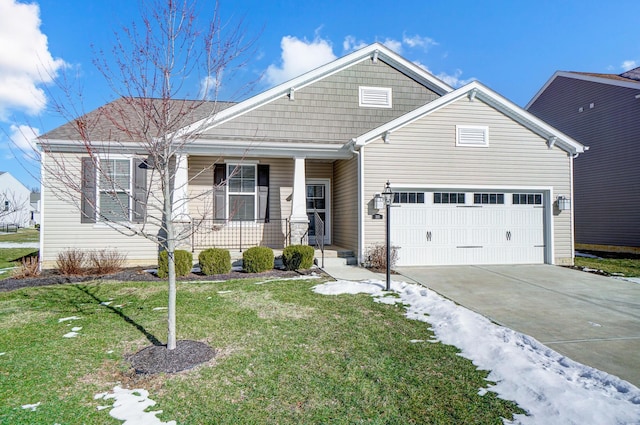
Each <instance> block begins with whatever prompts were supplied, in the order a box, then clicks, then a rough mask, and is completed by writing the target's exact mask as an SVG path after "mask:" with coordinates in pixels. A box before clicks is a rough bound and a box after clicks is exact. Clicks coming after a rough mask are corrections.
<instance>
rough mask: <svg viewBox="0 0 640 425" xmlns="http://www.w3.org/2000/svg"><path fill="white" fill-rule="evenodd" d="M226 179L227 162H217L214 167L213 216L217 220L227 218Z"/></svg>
mask: <svg viewBox="0 0 640 425" xmlns="http://www.w3.org/2000/svg"><path fill="white" fill-rule="evenodd" d="M226 179H227V166H226V165H225V164H215V166H214V168H213V218H214V219H216V220H224V219H225V218H226V217H225V214H226V210H227V208H226V200H227V197H226V194H225V186H226V182H225V180H226Z"/></svg>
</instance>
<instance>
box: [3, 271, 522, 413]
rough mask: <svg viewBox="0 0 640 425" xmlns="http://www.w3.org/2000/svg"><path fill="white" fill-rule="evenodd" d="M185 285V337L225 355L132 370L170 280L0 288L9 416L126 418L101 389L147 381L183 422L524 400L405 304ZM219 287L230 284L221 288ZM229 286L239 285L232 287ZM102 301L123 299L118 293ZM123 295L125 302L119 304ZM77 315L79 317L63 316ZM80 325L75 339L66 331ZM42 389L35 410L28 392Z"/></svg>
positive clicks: (297, 285)
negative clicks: (173, 370)
mask: <svg viewBox="0 0 640 425" xmlns="http://www.w3.org/2000/svg"><path fill="white" fill-rule="evenodd" d="M252 282H255V281H250V280H249V281H248V280H244V281H229V282H224V283H208V284H193V283H191V284H187V283H181V284H179V290H178V339H195V340H201V341H205V342H207V343H208V344H210V345H211V346H212V347H214V348H215V349H216V350H217V351H218V356H217V357H216V358H215V360H213V361H211V362H209V363H207V364H205V365H202V366H200V367H198V368H195V369H193V370H190V371H185V372H182V373H179V374H174V375H162V374H161V375H156V376H151V377H135V376H134V375H132V374H131V372H130V369H129V366H128V364H127V362H126V361H125V360H124V356H125V355H127V354H131V353H134V352H136V351H137V350H139V349H141V348H143V347H145V346H147V345H149V344H150V342H149V340H150V339H153V338H157V339H159V340H161V341H165V340H166V329H165V328H166V310H154V307H162V306H165V305H166V296H167V292H166V284H164V283H131V282H130V283H109V282H107V283H105V282H102V283H89V284H82V285H78V284H76V285H58V286H51V287H40V288H29V289H22V290H17V291H13V292H10V293H0V352H5V353H6V354H4V355H2V356H0V376H1V377H2V378H1V379H0V423H11V424H40V423H42V424H51V423H86V424H106V423H114V424H115V423H118V421H115V420H113V419H111V418H110V417H109V414H108V410H103V411H98V410H97V409H96V408H97V406H99V405H101V404H106V402H105V401H103V400H94V399H93V396H94V395H95V394H97V393H99V392H105V391H109V390H111V389H112V388H113V387H114V386H115V385H116V384H117V383H118V382H121V383H123V384H124V385H126V386H128V387H129V388H140V387H141V388H145V389H147V390H149V391H150V397H151V398H152V399H154V400H155V401H156V402H157V403H158V404H157V405H156V406H154V407H153V408H152V410H160V409H162V410H163V411H164V413H163V414H161V415H160V416H159V417H160V418H161V419H162V420H164V421H167V420H171V419H175V420H177V422H178V423H179V424H197V423H216V424H239V423H243V424H299V423H305V424H313V423H332V424H335V423H338V424H347V423H349V424H351V423H368V424H392V423H393V424H395V423H398V424H411V423H430V424H451V423H458V424H463V423H464V424H470V423H477V424H501V423H502V419H501V418H502V417H506V418H511V417H512V414H513V413H514V412H518V413H522V412H521V411H520V410H519V409H518V408H517V407H516V406H514V405H513V404H512V403H510V402H506V401H503V400H500V399H498V398H497V397H496V396H495V394H493V393H491V392H489V393H487V394H485V395H483V396H480V395H478V390H479V389H480V388H486V387H487V386H488V385H489V382H487V381H486V377H487V372H483V371H479V370H476V368H475V367H474V366H473V364H472V363H471V362H470V361H468V360H466V359H464V358H462V357H460V356H459V355H458V351H457V350H456V349H455V348H454V347H451V346H447V345H443V344H440V343H427V342H425V343H411V342H410V340H413V339H420V340H429V339H430V338H432V336H433V335H432V333H431V332H430V331H429V330H428V325H427V324H425V323H422V322H418V321H412V320H408V319H406V318H405V317H404V316H403V313H404V309H403V308H402V307H400V306H389V305H383V304H378V303H374V302H373V300H372V298H371V297H369V296H365V295H359V296H353V295H343V296H335V297H330V296H323V295H318V294H315V293H313V292H312V290H311V287H312V286H313V285H315V284H317V283H318V282H314V281H309V280H306V281H273V282H269V283H266V284H262V285H255V284H253V283H252ZM219 291H223V293H220V292H219ZM226 291H230V292H226ZM103 301H112V304H111V305H109V306H105V305H101V302H103ZM116 305H122V307H116ZM69 316H78V317H80V319H79V320H75V321H68V322H61V323H59V322H58V319H60V318H64V317H69ZM73 326H81V327H82V330H81V331H80V336H78V337H77V338H72V339H68V338H63V337H62V335H64V334H65V333H66V332H68V331H69V330H70V328H71V327H73ZM37 402H41V403H42V404H41V405H40V406H39V407H38V409H37V410H36V411H35V412H31V411H26V410H23V409H21V407H20V406H22V405H24V404H33V403H37Z"/></svg>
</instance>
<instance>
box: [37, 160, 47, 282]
mask: <svg viewBox="0 0 640 425" xmlns="http://www.w3.org/2000/svg"><path fill="white" fill-rule="evenodd" d="M46 160H47V157H46V152H45V150H44V149H42V151H41V152H40V240H39V246H40V250H39V251H38V257H39V258H40V261H39V265H38V270H39V271H42V263H43V262H44V257H43V255H44V232H45V229H46V226H45V225H44V204H45V202H44V198H45V186H44V177H45V174H44V173H45V171H46V169H45V166H44V163H45V161H46Z"/></svg>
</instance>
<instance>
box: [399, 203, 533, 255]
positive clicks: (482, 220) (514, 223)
mask: <svg viewBox="0 0 640 425" xmlns="http://www.w3.org/2000/svg"><path fill="white" fill-rule="evenodd" d="M394 201H395V203H394V205H395V206H394V207H392V212H391V245H392V246H395V247H398V262H397V265H399V266H412V265H460V264H536V263H544V256H545V255H544V254H545V245H544V234H545V232H544V196H543V195H542V193H509V192H496V191H491V192H477V191H476V192H461V191H457V192H402V191H401V192H398V193H396V194H395V200H394Z"/></svg>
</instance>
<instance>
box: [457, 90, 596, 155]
mask: <svg viewBox="0 0 640 425" xmlns="http://www.w3.org/2000/svg"><path fill="white" fill-rule="evenodd" d="M471 85H476V88H477V89H478V96H479V97H480V99H482V100H484V101H485V102H487V103H489V104H490V105H491V106H493V107H495V108H496V109H498V110H499V111H501V112H502V113H503V114H505V115H507V116H508V117H509V118H511V119H513V120H515V121H516V122H518V123H520V124H522V125H524V126H525V127H527V128H528V129H530V130H531V131H533V132H535V133H537V134H538V135H540V136H542V137H544V139H545V140H548V139H549V137H552V136H555V137H556V139H557V141H556V146H558V147H560V148H561V149H563V150H564V151H566V152H568V153H571V154H576V153H582V152H584V151H586V150H588V149H589V148H588V147H585V146H584V145H582V144H581V143H579V142H577V141H576V140H575V139H573V138H572V137H569V136H568V135H566V134H564V133H563V132H561V131H560V130H558V129H557V128H555V127H552V126H551V125H549V124H547V123H546V122H544V121H542V120H541V119H540V118H538V117H536V116H535V115H533V114H532V113H530V112H528V111H526V110H524V109H522V108H521V107H519V106H518V105H516V104H515V103H513V102H511V101H510V100H508V99H507V98H505V97H504V96H502V95H500V94H498V93H496V92H495V91H493V90H491V89H490V88H488V87H486V86H484V85H482V84H481V83H479V82H477V81H474V82H473V83H471V84H468V85H466V86H464V87H461V89H464V88H465V87H469V86H471Z"/></svg>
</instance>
